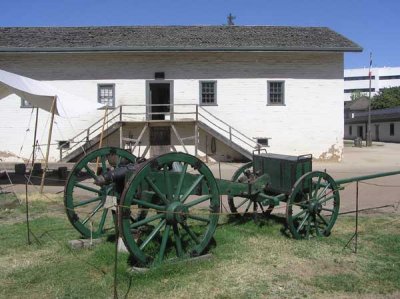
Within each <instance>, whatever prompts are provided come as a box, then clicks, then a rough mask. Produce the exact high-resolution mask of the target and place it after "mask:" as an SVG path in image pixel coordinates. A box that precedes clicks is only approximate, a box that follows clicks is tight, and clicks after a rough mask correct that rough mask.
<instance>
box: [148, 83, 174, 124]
mask: <svg viewBox="0 0 400 299" xmlns="http://www.w3.org/2000/svg"><path fill="white" fill-rule="evenodd" d="M149 104H150V107H149V109H148V111H149V112H150V115H149V116H150V117H149V119H151V120H164V119H165V115H166V114H168V113H169V112H170V106H169V104H171V90H170V83H149Z"/></svg>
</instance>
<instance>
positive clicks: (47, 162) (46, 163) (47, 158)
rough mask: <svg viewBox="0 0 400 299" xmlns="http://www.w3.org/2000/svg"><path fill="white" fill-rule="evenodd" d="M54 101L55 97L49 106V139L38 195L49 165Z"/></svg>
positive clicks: (41, 190)
mask: <svg viewBox="0 0 400 299" xmlns="http://www.w3.org/2000/svg"><path fill="white" fill-rule="evenodd" d="M56 100H57V96H55V97H54V99H53V103H52V104H51V110H50V112H51V121H50V129H49V137H48V139H47V150H46V158H45V161H44V169H43V174H42V182H41V183H40V194H42V193H43V187H44V179H45V177H46V171H47V168H48V164H49V154H50V142H51V134H52V132H53V122H54V114H55V111H56Z"/></svg>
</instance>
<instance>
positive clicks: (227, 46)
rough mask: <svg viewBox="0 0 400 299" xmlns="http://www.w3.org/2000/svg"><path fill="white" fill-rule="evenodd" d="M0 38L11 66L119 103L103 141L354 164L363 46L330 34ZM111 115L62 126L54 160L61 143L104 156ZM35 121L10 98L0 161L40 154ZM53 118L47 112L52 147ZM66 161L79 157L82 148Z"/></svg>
mask: <svg viewBox="0 0 400 299" xmlns="http://www.w3.org/2000/svg"><path fill="white" fill-rule="evenodd" d="M0 36H1V38H0V69H3V70H5V71H9V72H13V73H16V74H20V75H23V76H27V77H31V78H33V79H37V80H43V81H45V82H48V83H51V84H53V85H55V86H56V87H58V88H62V89H65V90H67V91H68V92H70V93H73V94H77V95H79V96H83V97H85V98H87V99H88V100H90V101H98V102H101V103H104V104H108V105H109V109H110V111H112V112H111V113H112V114H111V115H110V116H109V119H112V120H113V122H107V124H106V134H105V140H104V142H103V145H112V146H126V145H127V142H128V143H129V145H128V146H132V144H133V146H134V153H135V154H136V155H143V154H144V153H145V154H146V155H150V154H151V153H153V154H157V152H158V151H159V152H162V151H169V150H179V151H188V152H189V153H191V154H197V156H199V157H205V156H207V157H209V158H210V159H214V160H225V161H231V160H240V159H243V157H249V154H250V155H251V151H252V150H253V149H254V143H255V141H257V140H258V141H259V142H261V141H265V140H266V139H268V138H269V145H270V148H269V152H273V153H282V154H292V155H302V154H309V153H311V154H313V156H314V158H316V159H330V160H340V159H341V157H342V149H343V133H344V132H343V102H342V100H341V99H342V98H343V62H344V53H345V52H359V51H361V50H362V49H361V47H360V46H358V45H357V44H355V43H354V42H352V41H350V40H349V39H347V38H345V37H343V36H342V35H340V34H337V33H336V32H334V31H332V30H330V29H328V28H325V27H278V26H135V27H64V28H57V27H46V28H41V27H36V28H0ZM157 104H158V105H159V104H162V105H168V108H165V107H163V108H156V107H155V106H154V105H157ZM146 105H147V106H146ZM149 105H153V106H149ZM121 112H122V114H121ZM196 112H197V113H196ZM103 113H104V110H102V111H93V113H92V114H89V115H86V116H85V117H80V118H77V119H61V118H57V119H56V123H55V127H54V134H53V144H55V145H53V146H52V150H51V159H52V160H53V161H56V160H58V159H59V158H60V156H59V150H58V149H57V144H62V143H64V144H65V143H69V145H70V147H74V146H75V145H76V144H78V142H83V146H85V147H86V149H87V150H88V149H90V148H96V147H97V146H98V141H99V134H100V131H99V130H97V131H96V130H95V128H96V127H97V128H99V127H101V125H102V123H101V122H100V123H97V124H96V126H91V125H92V124H93V123H95V122H96V121H99V119H100V118H101V117H102V115H103ZM154 113H157V114H154ZM33 119H34V114H33V113H32V108H30V107H29V103H27V102H26V101H24V100H22V101H21V99H19V98H17V97H16V96H9V97H8V98H6V99H4V100H2V101H1V102H0V138H1V140H2V141H1V146H0V155H1V154H3V155H6V156H7V155H8V156H10V155H11V156H22V157H24V158H29V156H30V153H31V149H32V147H31V145H32V143H33V133H32V132H33V123H34V121H33ZM48 120H49V114H48V113H46V112H40V117H39V134H38V139H39V143H40V144H45V143H46V136H47V128H48V126H46V125H48ZM27 128H29V129H30V131H27ZM79 132H81V133H80V135H79V134H78V133H79ZM239 132H240V133H239ZM77 134H78V137H76V135H77ZM129 140H130V141H131V142H129ZM137 140H140V142H138V141H137ZM80 145H82V143H80ZM149 148H150V150H149ZM42 150H44V148H43V147H42ZM74 153H75V154H74ZM66 154H68V155H69V160H73V159H76V158H77V157H78V156H79V149H76V150H75V151H73V152H69V153H66ZM64 157H65V156H64ZM0 158H1V157H0Z"/></svg>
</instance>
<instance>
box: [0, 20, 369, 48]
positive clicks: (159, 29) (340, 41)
mask: <svg viewBox="0 0 400 299" xmlns="http://www.w3.org/2000/svg"><path fill="white" fill-rule="evenodd" d="M65 51H68V52H82V51H83V52H86V51H88V52H91V51H339V52H359V51H362V48H361V47H360V46H359V45H357V44H356V43H354V42H352V41H351V40H349V39H347V38H345V37H344V36H342V35H340V34H338V33H336V32H335V31H333V30H331V29H329V28H326V27H286V26H112V27H0V52H65Z"/></svg>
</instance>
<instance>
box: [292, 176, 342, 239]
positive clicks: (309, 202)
mask: <svg viewBox="0 0 400 299" xmlns="http://www.w3.org/2000/svg"><path fill="white" fill-rule="evenodd" d="M305 185H306V186H311V187H310V188H307V189H305V188H304V187H303V186H305ZM339 206H340V195H339V188H338V185H337V184H336V182H335V181H334V180H333V178H332V177H331V176H330V175H328V174H327V173H325V172H320V171H313V172H308V173H306V174H304V175H303V176H302V177H300V178H299V179H298V181H297V182H296V183H295V185H294V186H293V190H292V193H291V194H290V197H289V199H288V202H287V207H286V221H287V225H288V228H289V230H290V232H291V234H292V236H293V237H294V238H295V239H308V238H311V237H314V236H318V237H321V236H329V235H330V233H331V230H332V227H333V225H334V224H335V222H336V219H337V216H338V214H339Z"/></svg>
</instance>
